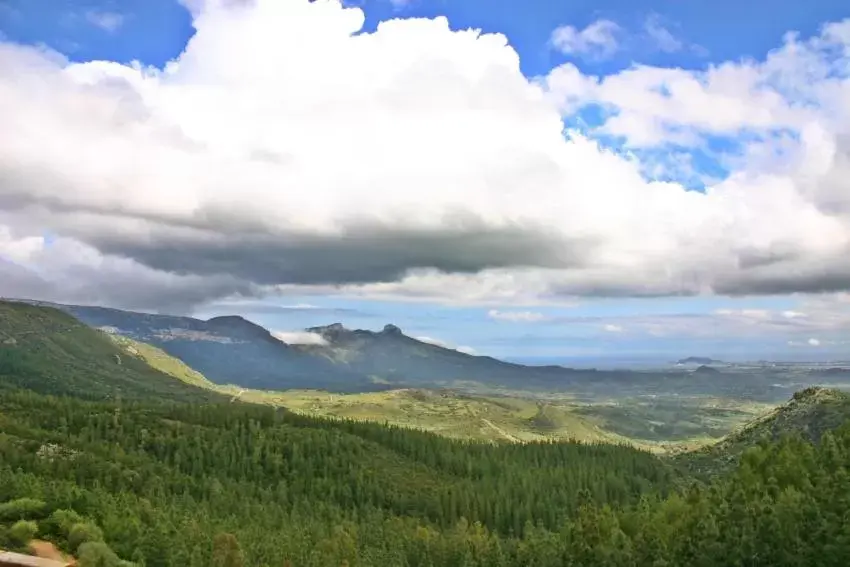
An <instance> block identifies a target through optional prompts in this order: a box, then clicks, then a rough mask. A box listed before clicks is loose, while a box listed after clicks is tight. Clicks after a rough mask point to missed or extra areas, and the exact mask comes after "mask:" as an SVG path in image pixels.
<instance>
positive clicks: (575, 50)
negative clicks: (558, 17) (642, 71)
mask: <svg viewBox="0 0 850 567" xmlns="http://www.w3.org/2000/svg"><path fill="white" fill-rule="evenodd" d="M619 33H620V26H618V25H617V24H616V23H615V22H612V21H611V20H596V21H595V22H592V23H590V24H588V25H587V27H585V28H584V29H579V28H577V27H575V26H569V25H565V26H559V27H557V28H555V30H554V31H553V32H552V36H551V38H550V40H549V41H550V42H551V44H552V46H553V47H554V48H555V49H557V50H558V51H560V52H561V53H565V54H567V55H573V54H577V55H587V56H591V57H595V58H605V57H609V56H611V55H613V54H614V53H615V52H616V51H617V49H618V48H619V42H618V41H617V35H618V34H619Z"/></svg>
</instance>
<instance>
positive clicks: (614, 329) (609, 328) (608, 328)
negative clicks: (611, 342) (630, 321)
mask: <svg viewBox="0 0 850 567" xmlns="http://www.w3.org/2000/svg"><path fill="white" fill-rule="evenodd" d="M602 328H603V329H604V330H605V332H607V333H622V332H623V327H621V326H620V325H614V324H610V323H609V324H607V325H604V326H603V327H602Z"/></svg>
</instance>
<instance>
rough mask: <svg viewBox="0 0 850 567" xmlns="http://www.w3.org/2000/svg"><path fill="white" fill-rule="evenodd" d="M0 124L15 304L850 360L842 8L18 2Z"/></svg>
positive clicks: (9, 19) (301, 336) (1, 269)
mask: <svg viewBox="0 0 850 567" xmlns="http://www.w3.org/2000/svg"><path fill="white" fill-rule="evenodd" d="M765 14H769V15H770V16H769V17H765ZM0 124H2V125H3V127H2V128H0V296H3V297H27V298H35V299H45V300H53V301H60V302H67V303H82V304H99V305H108V306H113V307H120V308H127V309H134V310H141V311H151V312H165V313H181V314H194V315H196V316H200V317H210V316H213V315H219V314H234V313H236V314H241V315H244V316H246V317H248V318H250V319H252V320H254V321H256V322H258V323H260V324H263V325H264V326H267V327H268V328H270V329H271V330H273V331H275V332H279V333H281V336H285V337H288V338H289V340H290V341H310V340H313V337H311V336H310V335H309V334H305V333H304V332H303V329H304V328H306V327H310V326H316V325H326V324H330V323H334V322H341V323H343V324H345V325H346V326H348V327H352V328H366V329H380V328H382V327H383V325H384V324H386V323H393V324H396V325H398V326H399V327H401V328H402V329H403V330H404V332H405V333H406V334H408V335H411V336H414V337H419V338H421V339H422V340H427V341H432V342H436V343H439V344H444V345H446V346H448V347H450V348H458V349H462V350H464V351H466V352H472V353H478V354H486V355H492V356H498V357H502V358H508V359H513V360H547V361H564V362H570V361H572V362H574V363H576V364H580V363H587V364H595V365H599V361H615V360H619V361H634V362H635V363H638V362H639V361H647V360H656V361H657V360H670V359H673V360H675V359H677V358H681V357H685V356H691V355H699V356H712V357H715V358H723V359H727V360H758V359H774V360H800V361H809V360H811V361H825V360H848V359H850V7H848V6H847V5H846V2H841V1H838V0H820V1H818V2H807V3H800V2H769V3H768V2H767V1H765V0H752V1H748V2H740V1H736V2H731V1H728V0H716V1H715V2H712V3H707V2H682V1H674V0H667V1H662V0H656V1H643V2H641V1H628V2H627V1H625V0H596V1H593V2H590V1H571V2H552V1H551V0H525V1H523V2H516V1H515V0H406V1H405V0H346V1H343V2H340V1H339V0H315V1H309V0H121V1H120V2H119V1H118V0H65V1H59V0H0Z"/></svg>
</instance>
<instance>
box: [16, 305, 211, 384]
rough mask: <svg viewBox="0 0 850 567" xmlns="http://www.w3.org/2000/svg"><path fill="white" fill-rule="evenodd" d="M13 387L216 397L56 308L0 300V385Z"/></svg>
mask: <svg viewBox="0 0 850 567" xmlns="http://www.w3.org/2000/svg"><path fill="white" fill-rule="evenodd" d="M16 387H17V388H27V389H31V390H35V391H38V392H43V393H47V394H56V395H62V394H69V395H74V396H79V397H85V398H93V399H98V398H100V399H102V398H115V397H118V396H120V397H121V398H124V399H128V398H132V399H137V398H146V397H162V398H165V399H181V400H188V399H191V400H205V399H206V400H210V399H219V398H220V396H219V395H217V394H214V393H212V392H209V391H205V390H202V389H199V388H196V387H194V386H191V385H189V384H186V383H183V382H181V381H178V380H175V379H174V378H172V377H171V376H168V375H166V374H164V373H162V372H159V371H157V370H155V369H154V368H151V367H150V366H149V365H148V364H147V363H146V362H145V361H144V360H141V359H139V358H136V357H132V356H127V353H126V352H125V351H124V350H122V349H121V348H120V347H119V346H118V345H116V344H114V342H113V341H112V340H110V338H109V337H108V336H107V335H106V334H104V333H102V332H100V331H97V330H94V329H92V328H90V327H88V326H86V325H84V324H82V323H80V322H79V321H78V320H76V319H75V318H73V317H71V316H70V315H68V314H67V313H63V312H62V311H59V310H58V309H53V308H50V307H40V306H33V305H27V304H23V303H14V302H7V301H0V389H8V388H16Z"/></svg>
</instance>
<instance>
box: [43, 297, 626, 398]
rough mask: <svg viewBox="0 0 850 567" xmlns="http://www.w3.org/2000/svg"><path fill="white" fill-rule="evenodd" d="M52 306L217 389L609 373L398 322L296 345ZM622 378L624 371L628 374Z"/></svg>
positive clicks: (243, 331) (566, 381) (515, 384)
mask: <svg viewBox="0 0 850 567" xmlns="http://www.w3.org/2000/svg"><path fill="white" fill-rule="evenodd" d="M29 303H31V304H37V305H51V306H54V307H56V308H58V309H62V310H64V311H66V312H67V313H70V314H71V315H73V316H74V317H76V318H78V319H79V320H80V321H82V322H83V323H85V324H87V325H90V326H92V327H95V328H97V329H101V330H104V331H107V332H109V333H114V334H118V335H121V336H126V337H129V338H131V339H134V340H137V341H142V342H144V343H148V344H151V345H153V346H155V347H157V348H160V349H162V350H163V351H164V352H166V353H167V354H169V355H170V356H173V357H176V358H178V359H180V360H181V361H183V362H184V363H185V364H187V365H188V366H189V367H191V368H192V369H194V370H196V371H198V372H200V373H201V374H203V375H204V376H206V378H207V379H209V380H210V381H212V382H214V383H215V384H234V385H238V386H242V387H245V388H254V389H266V390H284V389H293V388H297V389H324V390H328V391H332V392H368V391H380V390H386V389H388V388H390V387H392V386H396V387H397V386H405V387H406V386H415V387H422V386H438V387H439V386H447V385H449V386H450V385H453V384H456V383H463V382H466V383H470V382H474V383H479V384H486V385H489V386H497V387H506V388H517V389H528V388H543V389H558V388H563V387H565V386H568V385H570V384H572V383H574V382H575V381H577V380H582V379H587V378H593V379H597V380H601V379H604V378H605V377H606V376H607V373H605V372H597V371H595V370H574V369H569V368H564V367H560V366H524V365H521V364H515V363H509V362H504V361H501V360H497V359H495V358H491V357H488V356H473V355H470V354H466V353H463V352H459V351H457V350H453V349H449V348H444V347H441V346H437V345H434V344H430V343H425V342H422V341H418V340H416V339H414V338H412V337H409V336H407V335H405V334H404V333H403V332H402V330H401V329H399V328H398V327H397V326H395V325H386V326H385V327H384V328H383V329H382V330H381V331H377V332H376V331H366V330H350V329H347V328H345V327H344V326H343V325H341V324H339V323H335V324H333V325H328V326H324V327H313V328H310V329H307V331H308V332H311V333H315V334H317V335H320V336H321V337H322V339H323V341H324V343H325V344H320V345H318V344H317V345H312V344H311V345H294V344H287V343H285V342H283V341H281V340H280V339H278V338H276V337H274V336H273V335H272V334H271V333H270V332H269V331H268V330H267V329H265V328H263V327H261V326H259V325H257V324H255V323H252V322H251V321H248V320H246V319H244V318H242V317H239V316H225V317H215V318H213V319H210V320H208V321H203V320H201V319H196V318H192V317H180V316H172V315H156V314H149V313H136V312H132V311H124V310H119V309H111V308H105V307H90V306H79V305H59V304H46V303H42V302H29ZM620 374H622V373H620Z"/></svg>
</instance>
